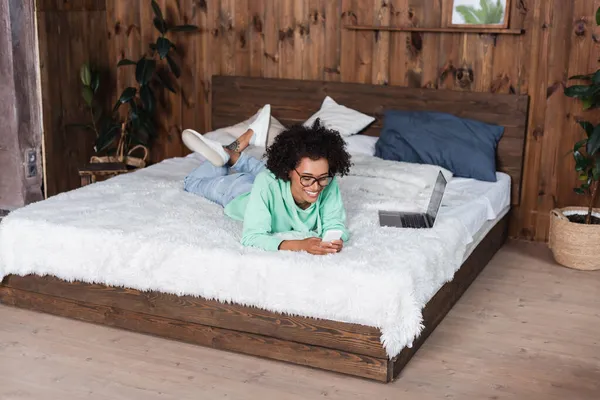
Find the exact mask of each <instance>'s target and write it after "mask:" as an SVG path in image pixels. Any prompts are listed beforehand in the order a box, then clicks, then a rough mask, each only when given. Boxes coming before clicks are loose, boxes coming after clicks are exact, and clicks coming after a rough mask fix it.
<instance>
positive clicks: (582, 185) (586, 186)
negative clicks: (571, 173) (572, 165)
mask: <svg viewBox="0 0 600 400" xmlns="http://www.w3.org/2000/svg"><path fill="white" fill-rule="evenodd" d="M581 188H582V189H583V190H588V189H589V188H590V184H589V183H582V184H581Z"/></svg>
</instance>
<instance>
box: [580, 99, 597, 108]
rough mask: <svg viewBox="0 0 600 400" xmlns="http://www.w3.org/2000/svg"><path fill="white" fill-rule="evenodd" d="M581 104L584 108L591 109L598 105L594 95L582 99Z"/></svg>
mask: <svg viewBox="0 0 600 400" xmlns="http://www.w3.org/2000/svg"><path fill="white" fill-rule="evenodd" d="M581 105H582V106H583V109H584V110H589V109H590V108H592V107H594V106H595V105H596V102H595V100H594V98H593V97H584V98H582V99H581Z"/></svg>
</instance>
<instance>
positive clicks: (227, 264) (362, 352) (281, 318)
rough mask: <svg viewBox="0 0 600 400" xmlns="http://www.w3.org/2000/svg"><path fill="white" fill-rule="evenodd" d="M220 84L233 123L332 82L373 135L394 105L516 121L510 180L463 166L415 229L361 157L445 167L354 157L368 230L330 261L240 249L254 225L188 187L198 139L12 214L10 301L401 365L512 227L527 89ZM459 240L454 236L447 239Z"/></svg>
mask: <svg viewBox="0 0 600 400" xmlns="http://www.w3.org/2000/svg"><path fill="white" fill-rule="evenodd" d="M212 93H213V97H212V116H211V117H212V127H213V129H217V128H222V127H227V126H231V125H234V124H236V123H237V122H239V121H240V120H242V119H244V118H248V117H250V116H251V115H253V114H254V113H255V112H256V110H257V109H258V108H260V107H261V106H262V105H263V104H266V103H270V104H271V107H272V114H273V116H274V117H276V118H277V119H278V120H279V121H281V122H282V123H283V124H284V125H289V124H292V123H301V122H303V121H305V120H306V118H307V117H308V116H310V115H311V114H312V113H313V112H314V111H316V110H317V109H318V108H319V105H320V104H321V102H322V101H323V98H324V97H325V96H326V95H329V96H332V97H333V98H335V99H336V100H337V101H339V102H341V103H344V104H345V105H346V106H348V107H352V108H354V109H356V110H360V111H361V112H363V113H367V114H369V115H372V116H374V117H376V122H375V123H374V124H372V125H371V126H370V127H369V128H368V129H367V130H366V131H365V132H362V133H361V134H364V135H370V136H377V135H378V133H379V130H380V129H381V115H382V113H383V111H384V110H385V109H387V108H397V109H410V110H436V111H442V112H447V113H450V114H454V115H458V116H463V117H467V118H472V119H476V120H480V121H484V122H488V123H494V124H498V125H501V126H503V127H504V128H505V131H504V135H503V138H502V139H501V141H500V143H499V145H498V149H497V166H498V172H497V177H498V180H497V182H494V183H489V182H478V181H474V180H472V179H461V178H452V179H450V182H449V184H448V189H447V196H445V197H444V204H443V207H442V210H441V211H440V216H439V224H438V222H436V227H437V226H438V225H439V228H435V229H432V230H430V231H429V232H427V231H426V230H421V231H420V232H412V233H411V234H410V235H406V234H400V233H398V232H399V231H398V230H397V229H396V230H394V229H393V228H387V229H381V228H380V227H378V226H377V224H376V221H375V215H376V209H377V207H380V206H381V201H382V199H385V198H386V193H373V192H369V191H368V190H366V191H362V190H360V189H361V188H360V186H361V185H362V182H364V177H363V176H361V171H363V172H364V174H363V175H368V174H369V173H373V172H372V171H375V174H378V173H379V174H381V175H382V176H379V178H384V177H385V176H388V177H392V178H394V179H396V181H395V183H397V184H400V185H408V184H411V185H413V186H414V185H417V187H419V188H420V189H419V190H421V189H423V190H422V191H421V192H419V194H423V193H425V192H426V189H427V187H426V186H423V187H420V186H418V185H419V184H420V183H419V182H408V183H407V181H409V180H411V177H413V176H414V175H415V171H417V170H418V171H419V172H418V173H419V174H420V173H421V172H422V173H423V174H425V175H426V174H427V173H430V172H433V171H434V169H431V168H429V166H402V167H403V168H408V169H407V170H401V169H402V168H399V166H398V165H399V163H389V162H387V163H386V162H383V161H380V160H376V159H374V157H370V156H361V155H356V156H353V160H354V161H355V162H356V165H357V166H355V167H353V168H355V171H356V172H355V173H354V174H353V176H350V177H348V179H347V180H344V181H340V187H341V189H342V193H343V194H344V196H345V198H347V199H348V204H347V207H348V210H349V211H348V214H349V227H350V229H351V231H354V233H355V235H354V237H355V240H354V242H352V240H351V242H350V243H349V244H348V246H347V248H345V249H344V251H343V252H342V253H340V254H339V255H335V256H331V257H324V258H320V259H319V260H317V259H315V258H314V257H312V256H309V255H302V254H294V255H290V254H281V252H279V253H275V254H264V252H260V251H257V250H254V249H242V248H240V246H239V243H238V242H239V233H240V225H239V224H237V223H236V222H234V221H228V220H226V219H225V218H224V217H223V215H222V212H221V213H219V212H218V208H216V207H217V206H216V205H214V204H210V202H208V201H204V199H199V198H197V197H194V196H192V195H190V194H188V193H184V192H183V191H182V189H181V180H182V179H183V177H184V176H185V174H186V173H187V172H189V171H190V170H191V169H192V168H194V167H195V166H197V165H198V164H199V163H200V162H203V160H201V159H200V158H199V156H198V155H195V154H192V155H189V156H187V157H180V158H173V159H168V160H165V161H163V162H161V163H159V164H157V165H154V166H151V167H148V168H146V169H144V170H141V171H137V172H135V173H132V174H127V175H122V176H119V177H116V178H113V179H110V180H108V181H105V182H101V183H97V184H94V185H89V186H86V187H84V188H81V189H78V190H75V191H72V192H69V193H63V194H60V195H58V196H55V197H53V198H50V199H48V200H45V201H44V202H40V203H38V204H34V205H30V206H28V207H25V208H23V209H21V210H17V211H16V212H14V213H13V214H11V215H10V216H9V217H8V218H6V219H5V220H4V221H3V222H2V224H1V225H0V275H1V276H4V279H3V281H2V285H1V286H0V301H1V302H2V303H3V304H7V305H13V306H17V307H23V308H29V309H33V310H37V311H41V312H47V313H52V314H56V315H61V316H65V317H70V318H75V319H80V320H83V321H88V322H93V323H100V324H105V325H109V326H114V327H118V328H124V329H129V330H133V331H137V332H143V333H147V334H153V335H159V336H162V337H167V338H171V339H178V340H183V341H187V342H191V343H195V344H199V345H204V346H211V347H214V348H218V349H223V350H230V351H235V352H241V353H245V354H250V355H255V356H260V357H266V358H271V359H276V360H281V361H287V362H291V363H295V364H300V365H305V366H310V367H315V368H320V369H324V370H329V371H335V372H340V373H344V374H349V375H353V376H357V377H363V378H368V379H372V380H377V381H381V382H389V381H392V380H394V379H395V378H397V377H398V375H399V374H400V371H401V370H402V368H403V367H404V365H406V363H407V362H408V361H409V360H410V358H411V357H412V355H413V354H414V353H415V352H416V351H417V349H418V348H419V346H420V345H421V344H422V343H423V342H424V341H425V340H426V338H427V337H428V335H429V334H430V333H431V332H432V331H433V329H435V327H436V326H437V324H438V323H439V322H440V321H441V320H442V319H443V317H444V316H445V315H446V313H447V312H448V311H449V310H450V309H451V307H452V306H453V305H454V304H455V303H456V301H457V300H458V299H459V298H460V296H461V295H462V293H464V291H465V290H466V289H467V288H468V286H469V285H470V283H471V282H472V281H473V280H474V279H475V277H476V276H477V274H478V273H479V272H480V271H481V270H482V269H483V268H484V267H485V265H486V264H487V263H488V261H489V260H490V259H491V258H492V257H493V255H494V254H495V252H496V251H497V250H498V249H499V248H500V247H501V246H502V244H503V243H504V241H505V239H506V236H507V226H508V215H509V212H510V208H511V206H514V205H517V204H518V200H519V198H520V183H521V175H522V160H523V148H524V138H525V126H526V116H527V106H528V100H527V96H519V95H501V94H489V93H469V92H453V91H436V90H428V89H412V88H402V87H389V86H375V85H363V84H350V83H339V82H316V81H298V80H285V79H265V78H248V77H222V76H219V77H213V80H212ZM415 168H416V169H415ZM365 171H367V172H368V173H367V172H365ZM377 171H379V172H377ZM402 187H407V186H402ZM422 197H423V198H426V196H425V195H424V196H422ZM65 210H66V212H65ZM208 232H210V233H211V234H209V233H208ZM61 235H64V236H61ZM452 240H453V241H454V242H455V243H454V245H453V246H445V245H443V243H444V242H445V241H452ZM373 243H376V244H379V245H380V247H377V246H375V248H373ZM391 243H399V245H398V248H396V247H394V246H392V245H391ZM423 244H424V245H425V246H427V247H422V246H423ZM424 248H425V249H427V251H424V250H423V249H424ZM286 253H287V252H286ZM334 257H339V258H334ZM411 257H412V258H411ZM403 259H406V260H411V261H410V262H407V261H404V262H402V260H403ZM413 260H414V262H413Z"/></svg>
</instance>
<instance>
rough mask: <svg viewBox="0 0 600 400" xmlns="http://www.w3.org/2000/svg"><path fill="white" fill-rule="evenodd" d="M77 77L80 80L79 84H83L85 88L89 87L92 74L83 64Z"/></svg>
mask: <svg viewBox="0 0 600 400" xmlns="http://www.w3.org/2000/svg"><path fill="white" fill-rule="evenodd" d="M79 77H80V78H81V83H83V84H84V85H85V86H90V82H91V81H92V72H91V71H90V67H89V66H88V65H87V64H83V65H82V66H81V69H80V70H79Z"/></svg>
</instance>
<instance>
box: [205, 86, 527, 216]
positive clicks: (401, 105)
mask: <svg viewBox="0 0 600 400" xmlns="http://www.w3.org/2000/svg"><path fill="white" fill-rule="evenodd" d="M326 95H328V96H331V97H332V98H333V99H334V100H335V101H336V102H338V103H339V104H343V105H345V106H347V107H350V108H353V109H355V110H358V111H360V112H363V113H365V114H368V115H372V116H374V117H375V118H376V121H375V122H374V123H373V124H372V125H371V126H370V127H369V128H368V129H367V130H366V131H365V132H362V133H363V134H366V135H371V136H379V131H380V130H381V127H382V124H383V113H384V112H385V111H386V110H388V109H399V110H424V111H439V112H446V113H449V114H454V115H456V116H459V117H464V118H470V119H474V120H479V121H482V122H487V123H491V124H496V125H501V126H503V127H504V128H505V130H504V135H503V136H502V139H501V140H500V143H499V144H498V149H497V169H498V170H499V171H502V172H505V173H507V174H508V175H510V177H511V179H512V191H511V193H512V201H511V203H512V204H513V205H516V204H519V199H520V197H521V196H520V194H521V178H522V172H523V154H524V145H525V135H526V126H527V108H528V103H529V98H528V96H527V95H510V94H495V93H481V92H461V91H453V90H435V89H421V88H407V87H400V86H381V85H368V84H360V83H342V82H322V81H305V80H293V79H271V78H251V77H239V76H213V77H212V122H211V125H212V129H217V128H223V127H226V126H229V125H234V124H236V123H238V122H240V121H242V120H244V119H247V118H249V117H251V116H252V115H254V114H255V113H256V111H257V110H258V109H259V108H260V107H262V106H263V105H264V104H267V103H268V104H271V114H272V115H273V116H274V117H275V118H277V119H278V120H279V121H280V122H281V123H283V124H284V125H286V126H287V125H292V124H295V123H302V122H304V121H306V120H307V119H308V118H309V117H310V116H311V115H312V114H313V113H315V112H316V111H318V110H319V108H320V107H321V103H322V102H323V99H324V98H325V96H326Z"/></svg>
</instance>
